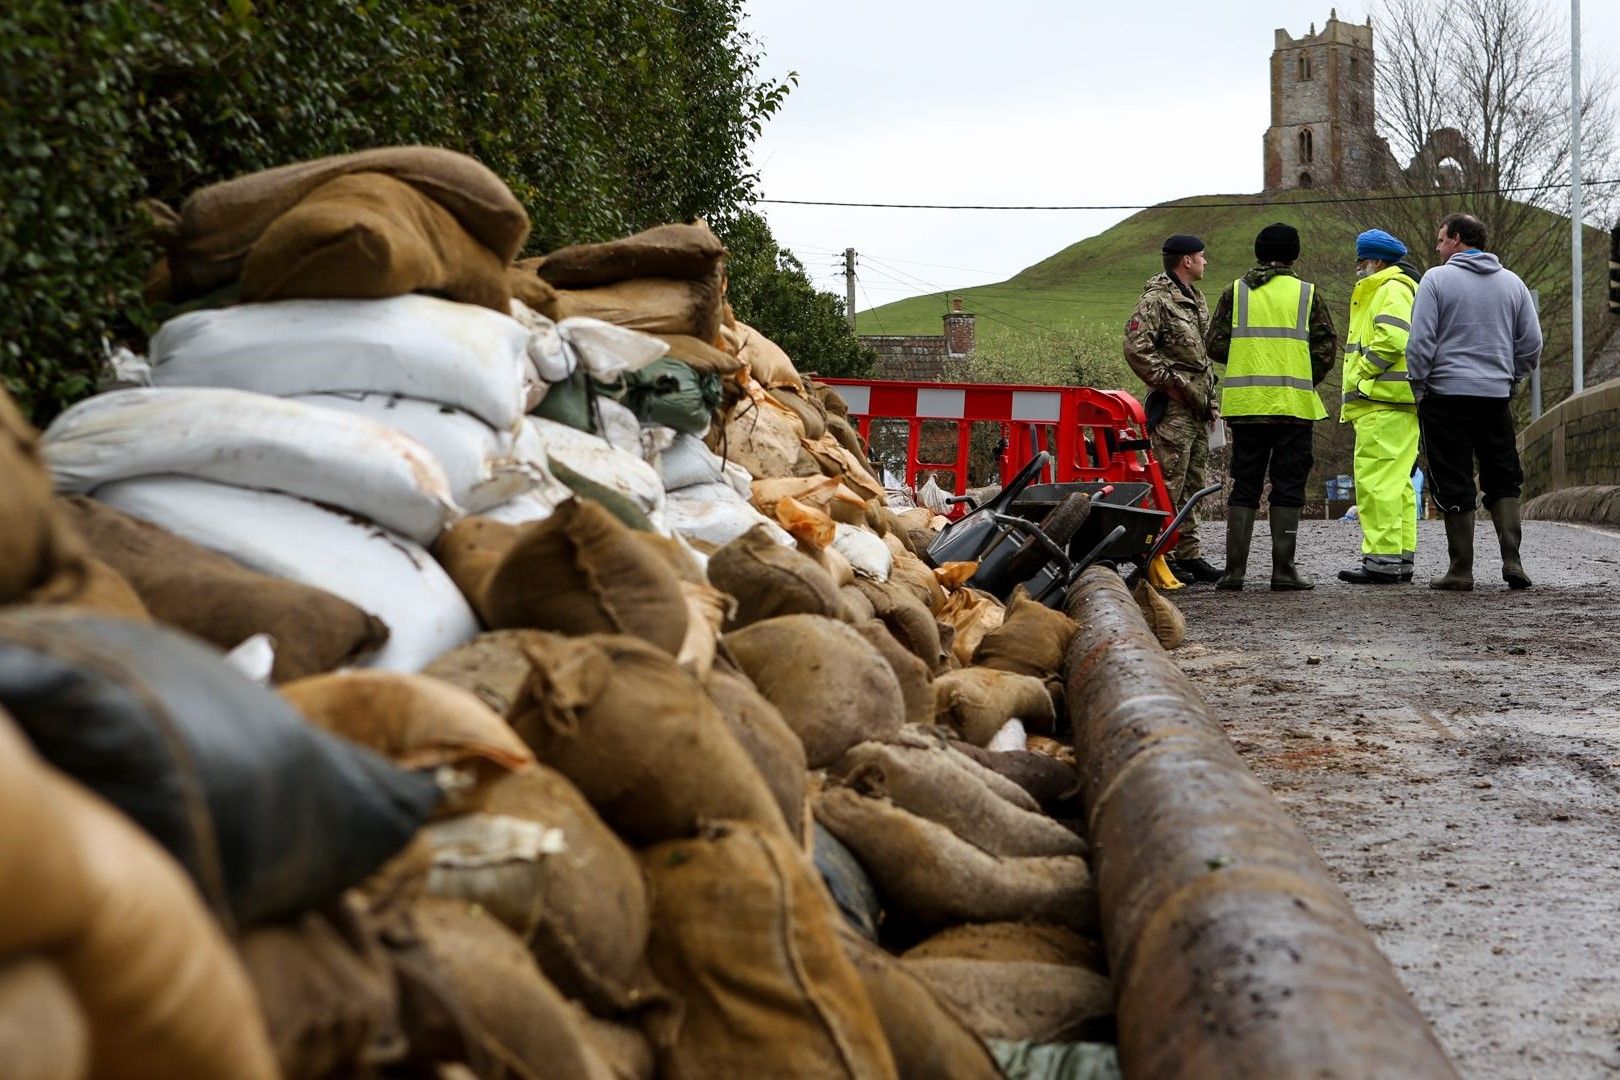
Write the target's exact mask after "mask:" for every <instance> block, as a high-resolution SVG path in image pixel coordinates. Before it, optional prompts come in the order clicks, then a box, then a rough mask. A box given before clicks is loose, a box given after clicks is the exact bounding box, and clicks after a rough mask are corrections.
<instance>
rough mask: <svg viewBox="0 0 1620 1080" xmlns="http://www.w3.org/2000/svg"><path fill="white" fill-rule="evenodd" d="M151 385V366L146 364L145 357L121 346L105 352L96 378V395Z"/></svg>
mask: <svg viewBox="0 0 1620 1080" xmlns="http://www.w3.org/2000/svg"><path fill="white" fill-rule="evenodd" d="M151 385H152V365H151V364H148V363H147V362H146V357H144V356H142V355H140V354H139V353H136V352H131V351H130V350H129V349H127V348H125V347H124V346H123V345H120V346H118V347H117V348H116V349H108V350H107V355H106V356H105V357H104V358H103V360H102V364H101V372H100V374H99V375H98V376H97V378H96V393H98V394H105V393H107V392H108V391H109V390H133V389H135V388H137V387H141V386H151Z"/></svg>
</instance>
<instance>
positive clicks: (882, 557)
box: [833, 522, 894, 582]
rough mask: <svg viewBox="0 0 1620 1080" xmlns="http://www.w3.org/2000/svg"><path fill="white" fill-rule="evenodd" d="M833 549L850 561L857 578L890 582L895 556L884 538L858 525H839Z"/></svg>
mask: <svg viewBox="0 0 1620 1080" xmlns="http://www.w3.org/2000/svg"><path fill="white" fill-rule="evenodd" d="M833 547H835V548H837V549H838V553H839V554H840V555H842V556H843V557H844V558H846V559H848V560H849V565H850V566H852V567H854V568H855V574H856V576H857V577H863V578H867V579H868V580H871V581H879V582H882V581H888V580H889V574H890V573H891V572H892V571H893V569H894V555H893V554H892V553H891V552H890V551H889V546H888V545H887V544H885V543H884V542H883V538H882V537H880V536H877V535H876V534H875V533H872V532H869V531H867V530H866V529H863V528H861V527H859V526H856V525H845V524H843V523H842V522H840V523H839V525H838V534H837V536H836V538H835V539H834V540H833Z"/></svg>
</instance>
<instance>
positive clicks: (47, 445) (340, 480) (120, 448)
mask: <svg viewBox="0 0 1620 1080" xmlns="http://www.w3.org/2000/svg"><path fill="white" fill-rule="evenodd" d="M41 449H42V451H43V453H44V455H45V461H46V463H47V464H48V465H49V466H50V469H51V474H52V476H54V477H55V480H56V488H57V490H58V491H62V492H66V493H69V494H76V493H81V492H93V491H95V490H96V489H97V488H99V487H101V486H102V485H103V484H109V483H113V482H116V481H119V480H130V479H135V478H139V477H151V476H164V475H176V476H190V477H195V478H196V479H199V480H212V481H215V482H217V483H221V484H229V485H232V486H235V487H246V488H258V489H260V490H265V491H278V492H281V493H282V494H286V495H296V496H298V497H299V498H303V499H308V500H310V501H311V502H318V503H322V504H324V505H326V506H330V507H333V508H334V509H337V510H342V511H346V512H348V513H351V514H354V515H356V516H358V517H363V518H366V519H368V520H370V521H374V522H376V523H377V524H378V525H381V526H382V527H383V528H385V529H390V530H392V531H394V532H396V533H399V534H401V535H403V536H408V537H410V538H411V539H412V540H415V541H416V542H417V543H420V544H428V543H432V542H433V538H434V537H436V536H438V535H439V533H440V532H441V531H443V529H444V527H445V526H446V525H447V524H449V522H450V521H451V520H453V519H454V518H456V517H459V516H460V515H461V513H462V511H461V508H460V507H458V506H457V505H456V504H455V502H454V501H453V500H452V498H451V495H450V481H449V478H448V477H446V476H445V473H444V469H443V468H442V467H441V466H440V465H439V462H438V460H437V459H436V458H434V457H433V455H432V454H431V453H429V452H428V450H427V449H426V448H425V447H424V446H422V445H421V444H420V443H418V442H417V441H416V440H414V439H412V438H410V437H409V436H407V435H404V434H401V433H400V432H398V431H395V430H394V429H393V428H391V427H388V426H387V425H386V424H381V423H378V422H376V421H374V420H370V419H367V418H365V417H361V416H354V415H352V414H346V413H339V412H333V411H331V410H328V409H320V408H316V407H314V406H310V405H305V404H303V403H302V402H297V401H284V400H282V399H280V398H274V397H268V396H266V395H264V394H251V393H246V392H244V391H241V390H224V389H217V388H185V389H172V390H150V389H149V390H115V391H113V392H112V393H110V394H100V395H98V396H96V397H93V398H89V399H88V400H86V401H81V402H80V403H79V404H77V405H75V406H73V407H72V408H71V409H69V410H68V411H67V412H65V413H63V414H62V415H61V416H59V417H57V418H56V421H55V422H54V423H52V424H51V426H50V427H49V428H48V429H46V432H45V436H44V439H43V440H42V443H41Z"/></svg>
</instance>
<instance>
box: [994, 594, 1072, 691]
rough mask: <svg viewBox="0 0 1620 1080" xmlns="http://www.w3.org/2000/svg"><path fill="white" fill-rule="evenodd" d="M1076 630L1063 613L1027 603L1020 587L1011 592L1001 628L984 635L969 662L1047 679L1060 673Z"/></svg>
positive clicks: (1030, 602)
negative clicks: (971, 660) (1010, 598)
mask: <svg viewBox="0 0 1620 1080" xmlns="http://www.w3.org/2000/svg"><path fill="white" fill-rule="evenodd" d="M1079 629H1080V627H1079V624H1078V623H1076V622H1075V621H1074V620H1073V619H1071V618H1069V617H1068V616H1067V615H1065V614H1063V612H1061V611H1054V610H1052V609H1051V608H1049V607H1047V606H1046V605H1044V604H1040V603H1037V602H1036V601H1034V600H1031V599H1030V598H1029V593H1027V592H1025V591H1024V587H1023V586H1022V585H1020V586H1019V587H1018V588H1016V589H1014V590H1013V595H1012V600H1011V601H1010V602H1008V604H1007V613H1006V615H1005V617H1004V618H1003V619H1002V622H1001V625H1000V626H999V627H997V628H996V629H994V630H991V631H990V632H989V633H987V634H985V635H984V639H983V640H982V641H981V642H980V643H979V647H978V648H977V649H976V650H974V653H973V662H974V663H975V664H977V665H979V666H980V667H987V668H995V669H996V670H997V671H1012V672H1016V673H1017V674H1019V675H1033V676H1034V677H1036V678H1037V679H1049V678H1051V677H1052V676H1054V675H1056V674H1058V673H1059V672H1061V671H1062V670H1063V656H1064V654H1065V653H1066V652H1068V651H1069V642H1070V641H1072V640H1073V639H1074V635H1075V634H1076V633H1077V632H1078V631H1079Z"/></svg>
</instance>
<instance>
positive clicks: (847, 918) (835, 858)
mask: <svg viewBox="0 0 1620 1080" xmlns="http://www.w3.org/2000/svg"><path fill="white" fill-rule="evenodd" d="M810 857H811V861H812V863H813V864H814V865H815V868H816V873H817V874H819V875H821V883H822V884H823V885H825V886H826V887H827V892H828V893H830V894H831V895H832V898H833V903H834V904H835V905H836V906H837V908H838V911H839V914H841V915H842V916H843V917H844V922H845V924H846V925H848V926H849V927H850V928H851V929H853V930H854V931H855V932H856V933H858V934H859V935H860V936H861V937H863V938H865V939H866V940H867V941H871V942H876V941H877V939H878V924H879V923H881V922H882V921H883V904H882V901H880V900H879V899H878V894H877V889H876V888H874V887H873V885H872V878H871V877H870V876H869V875H868V874H867V872H866V869H865V867H863V866H861V863H860V860H859V859H857V858H855V856H854V855H853V854H852V853H851V852H850V850H849V848H847V847H845V846H844V845H843V842H842V841H840V840H839V839H838V837H836V836H834V835H833V834H832V833H830V832H828V831H827V829H826V826H824V825H822V824H821V822H819V821H815V820H814V819H812V820H811V829H810Z"/></svg>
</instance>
